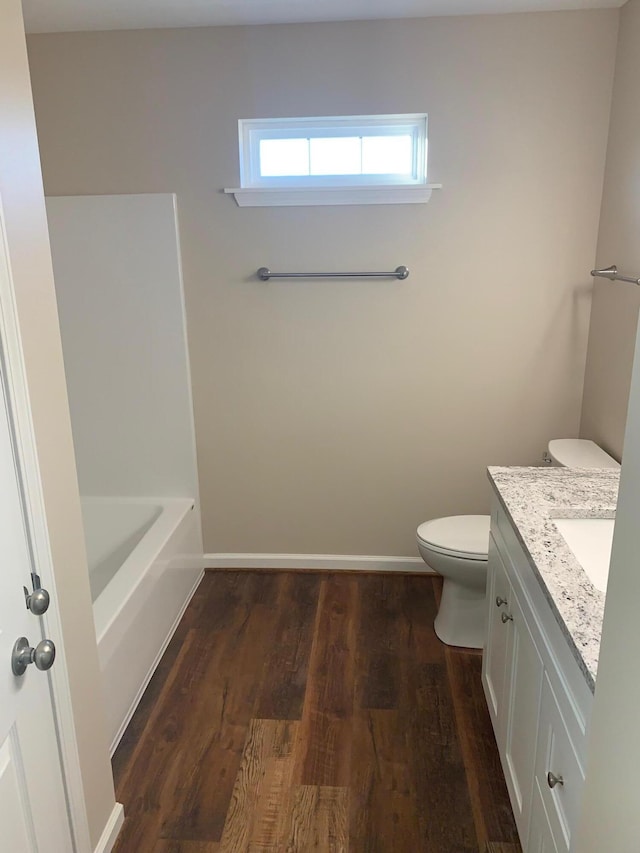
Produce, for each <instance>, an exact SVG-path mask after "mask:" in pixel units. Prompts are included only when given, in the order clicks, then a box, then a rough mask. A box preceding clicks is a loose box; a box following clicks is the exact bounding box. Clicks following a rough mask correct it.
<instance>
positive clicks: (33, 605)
mask: <svg viewBox="0 0 640 853" xmlns="http://www.w3.org/2000/svg"><path fill="white" fill-rule="evenodd" d="M23 589H24V600H25V602H26V604H27V608H28V609H29V610H30V611H31V612H32V613H33V615H34V616H42V614H43V613H46V612H47V610H48V609H49V602H50V597H49V593H48V592H47V590H46V589H42V588H39V589H34V590H33V592H31V593H30V592H29V590H28V589H27V588H26V586H25V587H23Z"/></svg>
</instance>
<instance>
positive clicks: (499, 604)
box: [496, 595, 508, 607]
mask: <svg viewBox="0 0 640 853" xmlns="http://www.w3.org/2000/svg"><path fill="white" fill-rule="evenodd" d="M503 604H508V602H507V599H506V598H500V596H499V595H498V596H496V607H502V605H503Z"/></svg>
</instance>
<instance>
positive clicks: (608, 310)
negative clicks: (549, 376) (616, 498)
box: [581, 0, 640, 459]
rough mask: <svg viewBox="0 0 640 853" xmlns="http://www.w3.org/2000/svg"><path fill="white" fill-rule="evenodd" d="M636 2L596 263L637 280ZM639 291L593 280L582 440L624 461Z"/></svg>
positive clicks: (621, 67) (619, 75)
mask: <svg viewBox="0 0 640 853" xmlns="http://www.w3.org/2000/svg"><path fill="white" fill-rule="evenodd" d="M639 44H640V3H638V2H637V0H631V2H629V3H627V4H626V6H624V7H623V8H622V10H621V18H620V36H619V42H618V54H617V59H616V72H615V86H614V91H613V104H612V110H611V127H610V132H609V146H608V149H607V165H606V173H605V184H604V194H603V199H602V214H601V219H600V234H599V238H598V255H597V262H598V264H599V265H601V266H603V267H605V266H609V265H610V264H617V265H618V269H619V270H620V271H621V272H623V273H626V274H628V275H634V276H640V145H639V143H638V139H639V138H640V110H639V109H638V91H639V90H640V66H638V45H639ZM639 307H640V288H638V287H635V286H634V285H632V284H623V283H621V282H615V283H612V282H610V281H607V280H606V279H603V280H599V281H598V280H596V283H595V284H594V292H593V308H592V312H591V327H590V331H589V348H588V355H587V369H586V373H585V384H584V401H583V408H582V424H581V434H582V435H584V436H585V437H586V438H591V439H593V440H594V441H597V442H598V443H599V444H601V445H602V446H603V447H604V448H606V449H607V450H608V451H609V452H611V453H613V455H614V456H616V457H617V458H618V459H620V458H621V456H622V445H623V438H624V428H625V422H626V416H627V402H628V398H629V383H630V381H631V367H632V364H633V352H634V347H635V341H636V326H637V323H638V308H639Z"/></svg>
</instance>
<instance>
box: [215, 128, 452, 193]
mask: <svg viewBox="0 0 640 853" xmlns="http://www.w3.org/2000/svg"><path fill="white" fill-rule="evenodd" d="M238 135H239V143H240V185H241V187H240V189H239V190H225V192H232V193H234V194H235V196H236V200H237V202H238V204H240V205H244V204H251V205H265V204H362V203H375V204H382V203H389V202H391V203H393V202H398V201H413V202H415V201H427V200H428V196H429V195H430V194H431V193H430V190H431V189H433V187H434V186H435V185H431V186H430V185H429V184H427V182H426V181H427V116H426V114H424V113H419V114H416V113H412V114H409V115H380V116H342V117H324V118H283V119H242V120H240V121H239V122H238ZM400 188H402V189H404V190H408V189H410V190H414V191H415V190H418V189H421V190H422V191H423V192H422V195H421V196H418V195H416V194H415V193H412V194H410V195H411V197H409V196H407V195H406V194H405V196H403V197H402V198H401V197H400V196H399V194H398V190H399V189H400ZM392 189H393V190H395V193H392V194H391V195H390V194H389V191H390V190H392ZM382 190H386V191H387V192H382ZM425 190H428V193H427V194H426V195H425V192H424V191H425ZM268 191H271V192H268Z"/></svg>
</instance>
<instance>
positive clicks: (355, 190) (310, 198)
mask: <svg viewBox="0 0 640 853" xmlns="http://www.w3.org/2000/svg"><path fill="white" fill-rule="evenodd" d="M439 189H442V184H421V185H414V184H412V185H410V186H406V185H405V186H368V187H283V188H280V187H278V188H271V187H269V188H264V187H255V188H249V187H243V188H241V189H225V190H224V192H225V193H227V194H230V195H233V196H234V197H235V200H236V202H237V204H238V207H284V206H287V207H291V206H303V205H304V206H308V205H326V204H426V203H427V202H428V201H429V199H430V198H431V193H432V191H433V190H439Z"/></svg>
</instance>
